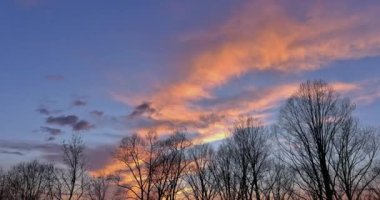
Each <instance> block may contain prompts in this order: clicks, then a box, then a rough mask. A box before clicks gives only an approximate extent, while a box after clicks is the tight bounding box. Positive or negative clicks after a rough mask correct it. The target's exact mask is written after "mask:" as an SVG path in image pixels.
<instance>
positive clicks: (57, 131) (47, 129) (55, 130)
mask: <svg viewBox="0 0 380 200" xmlns="http://www.w3.org/2000/svg"><path fill="white" fill-rule="evenodd" d="M41 130H42V131H43V132H46V133H49V135H52V136H56V135H60V134H62V130H61V129H58V128H51V127H47V126H41Z"/></svg>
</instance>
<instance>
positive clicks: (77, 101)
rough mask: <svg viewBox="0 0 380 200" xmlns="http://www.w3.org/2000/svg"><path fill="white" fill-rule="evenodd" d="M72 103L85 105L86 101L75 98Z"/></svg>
mask: <svg viewBox="0 0 380 200" xmlns="http://www.w3.org/2000/svg"><path fill="white" fill-rule="evenodd" d="M72 105H73V106H85V105H87V102H85V101H83V100H80V99H77V100H75V101H73V103H72Z"/></svg>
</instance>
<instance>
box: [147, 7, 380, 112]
mask: <svg viewBox="0 0 380 200" xmlns="http://www.w3.org/2000/svg"><path fill="white" fill-rule="evenodd" d="M268 2H270V1H259V3H252V4H250V5H248V6H245V7H246V8H245V9H244V10H243V11H242V13H240V14H238V15H236V16H234V17H232V18H231V19H230V20H229V21H228V22H227V23H226V24H224V25H223V26H221V28H219V29H217V30H212V31H211V32H212V33H210V34H208V35H207V36H206V39H205V41H204V43H205V44H206V45H207V42H208V41H210V40H220V41H221V42H219V43H218V44H217V45H212V44H210V47H208V48H207V47H206V50H202V51H200V52H198V54H196V55H195V56H194V58H193V59H192V61H191V62H190V63H189V64H185V65H186V66H188V67H187V68H185V69H183V70H184V71H186V73H185V74H186V76H185V77H183V78H182V79H180V81H177V82H173V83H171V84H169V85H167V86H166V87H163V88H162V89H161V90H160V91H158V92H157V93H155V94H154V95H153V96H151V99H153V101H154V102H156V103H162V102H164V103H165V104H167V103H178V102H183V101H187V100H194V99H199V98H209V97H211V96H212V93H211V91H212V89H213V88H215V87H216V86H220V85H223V84H225V83H227V82H228V81H229V80H231V79H232V78H234V77H239V76H240V75H242V74H245V73H247V72H251V71H268V70H272V71H273V70H274V71H280V72H285V73H294V72H301V71H306V70H315V69H319V68H321V67H325V66H326V64H327V63H330V62H332V61H336V60H343V59H357V58H362V57H365V56H374V55H379V54H380V36H379V33H380V26H379V25H380V22H376V20H372V19H375V18H379V17H380V14H378V13H380V12H378V11H376V10H369V11H367V12H361V13H355V12H353V13H348V12H345V10H344V9H343V10H336V11H335V12H334V14H330V11H331V10H328V9H323V5H320V6H319V7H317V8H312V9H310V10H307V11H305V12H306V14H305V16H303V17H302V19H299V18H297V17H296V16H289V15H290V14H289V13H290V12H289V11H288V10H286V9H285V8H283V7H281V6H279V5H275V4H273V3H268ZM203 37H205V36H203ZM202 39H203V38H202V36H201V37H200V38H198V40H202ZM188 42H191V40H190V41H188ZM210 43H211V42H210Z"/></svg>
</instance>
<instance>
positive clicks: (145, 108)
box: [129, 102, 156, 117]
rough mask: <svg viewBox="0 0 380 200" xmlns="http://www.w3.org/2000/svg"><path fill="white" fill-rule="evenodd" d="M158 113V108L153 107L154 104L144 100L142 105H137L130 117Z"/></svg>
mask: <svg viewBox="0 0 380 200" xmlns="http://www.w3.org/2000/svg"><path fill="white" fill-rule="evenodd" d="M154 113H156V109H155V108H153V107H152V104H151V103H149V102H143V103H141V104H140V105H138V106H136V107H135V108H134V110H133V112H132V113H131V114H130V115H129V116H130V117H136V116H141V115H144V114H147V115H148V116H150V115H152V114H154Z"/></svg>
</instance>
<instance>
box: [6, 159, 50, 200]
mask: <svg viewBox="0 0 380 200" xmlns="http://www.w3.org/2000/svg"><path fill="white" fill-rule="evenodd" d="M52 169H53V167H52V165H49V164H41V163H39V162H38V161H36V160H34V161H31V162H23V163H20V164H18V165H16V166H14V167H12V168H11V170H10V171H9V172H8V175H7V176H6V177H7V178H6V181H7V187H6V189H7V191H4V192H6V193H8V194H7V195H6V198H7V199H14V200H16V199H17V200H38V199H41V198H42V197H44V195H45V194H46V191H47V182H48V178H49V177H48V176H49V175H50V174H51V173H50V171H51V170H52Z"/></svg>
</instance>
